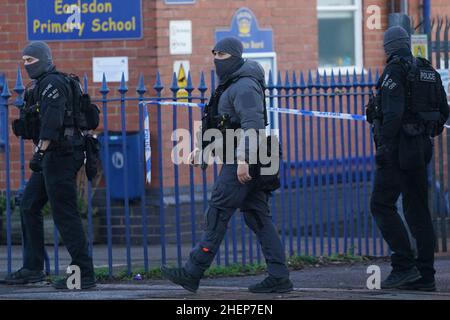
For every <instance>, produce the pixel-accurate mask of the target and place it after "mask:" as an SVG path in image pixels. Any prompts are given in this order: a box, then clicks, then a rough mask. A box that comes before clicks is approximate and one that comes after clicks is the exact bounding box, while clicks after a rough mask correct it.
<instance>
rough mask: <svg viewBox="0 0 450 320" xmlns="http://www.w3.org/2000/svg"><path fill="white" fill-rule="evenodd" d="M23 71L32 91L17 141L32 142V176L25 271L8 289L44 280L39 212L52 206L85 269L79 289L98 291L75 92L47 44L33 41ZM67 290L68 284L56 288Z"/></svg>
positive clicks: (25, 209) (26, 199)
mask: <svg viewBox="0 0 450 320" xmlns="http://www.w3.org/2000/svg"><path fill="white" fill-rule="evenodd" d="M23 60H24V66H25V69H26V71H27V73H28V75H29V77H30V78H31V79H33V82H32V86H31V87H30V88H28V89H27V91H26V93H25V99H26V101H25V106H24V107H23V110H21V117H20V119H17V120H15V121H14V122H13V131H14V133H15V134H16V135H17V136H22V138H24V139H31V140H33V141H34V143H35V145H36V147H35V150H34V155H33V158H32V159H31V161H30V163H29V167H30V169H31V170H32V174H31V177H30V179H29V180H28V183H27V185H26V187H25V190H24V194H23V197H22V200H21V206H20V212H21V222H22V232H23V241H24V261H23V268H21V269H20V270H18V271H16V272H14V273H12V274H10V275H8V276H7V277H6V278H5V280H4V281H5V282H6V283H7V284H25V283H33V282H39V281H42V280H43V279H44V277H45V275H44V272H43V269H44V253H45V252H44V250H45V249H44V230H43V219H42V212H41V209H42V208H43V207H44V205H45V204H46V203H47V202H50V207H51V212H52V214H53V219H54V222H55V225H56V227H57V229H58V231H59V233H60V235H61V237H62V239H63V242H64V244H65V246H66V247H67V250H68V251H69V253H70V256H71V258H72V262H71V265H76V266H78V267H79V268H80V270H81V288H82V289H86V288H90V287H93V286H95V277H94V269H93V263H92V258H91V257H90V256H89V254H88V246H87V241H86V237H85V234H84V231H83V227H82V222H81V217H80V215H79V212H78V210H77V190H76V175H77V172H78V171H79V170H80V168H81V167H82V165H83V163H84V160H85V155H84V151H83V139H82V136H81V133H80V130H78V128H77V127H76V126H75V124H74V119H73V117H74V116H75V113H76V112H75V111H74V108H75V104H76V101H79V99H78V98H79V97H78V96H77V92H76V90H74V87H73V86H72V85H71V83H70V80H68V77H67V75H65V74H62V73H60V72H58V71H57V70H56V68H55V66H54V65H53V63H52V53H51V50H50V48H49V47H48V45H47V44H46V43H45V42H33V43H30V44H29V45H27V46H26V47H25V49H24V50H23ZM53 285H54V287H55V288H57V289H67V284H66V279H60V280H57V281H55V282H54V283H53Z"/></svg>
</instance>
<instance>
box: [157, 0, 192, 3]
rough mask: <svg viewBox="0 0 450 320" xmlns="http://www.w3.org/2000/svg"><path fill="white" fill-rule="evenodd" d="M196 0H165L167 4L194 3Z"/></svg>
mask: <svg viewBox="0 0 450 320" xmlns="http://www.w3.org/2000/svg"><path fill="white" fill-rule="evenodd" d="M195 1H196V0H164V2H165V3H166V4H194V3H195Z"/></svg>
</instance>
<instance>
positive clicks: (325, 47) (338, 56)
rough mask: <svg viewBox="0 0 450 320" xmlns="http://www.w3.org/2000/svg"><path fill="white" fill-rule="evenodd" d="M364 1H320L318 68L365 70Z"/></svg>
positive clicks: (323, 69) (318, 0)
mask: <svg viewBox="0 0 450 320" xmlns="http://www.w3.org/2000/svg"><path fill="white" fill-rule="evenodd" d="M361 10H362V9H361V0H317V18H318V28H319V69H321V70H322V71H327V73H329V72H331V70H333V71H335V72H337V71H338V70H339V69H341V72H342V71H343V72H345V71H346V70H349V71H353V69H354V68H356V71H357V72H358V73H359V72H361V70H362V66H363V61H362V56H363V55H362V11H361Z"/></svg>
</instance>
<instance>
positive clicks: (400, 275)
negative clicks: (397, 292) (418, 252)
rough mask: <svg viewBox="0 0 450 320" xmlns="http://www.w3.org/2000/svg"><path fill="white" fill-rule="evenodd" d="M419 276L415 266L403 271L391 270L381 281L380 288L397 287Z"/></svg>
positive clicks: (417, 278)
mask: <svg viewBox="0 0 450 320" xmlns="http://www.w3.org/2000/svg"><path fill="white" fill-rule="evenodd" d="M420 278H421V275H420V272H419V270H417V268H416V267H412V268H411V269H408V270H404V271H398V270H393V271H392V272H391V273H390V274H389V276H388V277H387V278H386V279H385V280H383V281H381V289H394V288H399V287H401V286H404V285H406V284H408V283H411V282H414V281H417V280H419V279H420Z"/></svg>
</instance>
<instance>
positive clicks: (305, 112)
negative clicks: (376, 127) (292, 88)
mask: <svg viewBox="0 0 450 320" xmlns="http://www.w3.org/2000/svg"><path fill="white" fill-rule="evenodd" d="M141 103H143V104H144V105H146V106H147V105H149V104H159V105H170V106H180V107H191V108H204V107H205V104H204V103H192V102H176V101H153V100H152V101H142V102H141ZM267 109H268V111H269V112H278V113H286V114H296V115H302V116H310V117H318V118H333V119H343V120H358V121H364V120H366V117H365V116H362V115H358V114H349V113H339V112H323V111H308V110H299V109H286V108H267Z"/></svg>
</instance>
